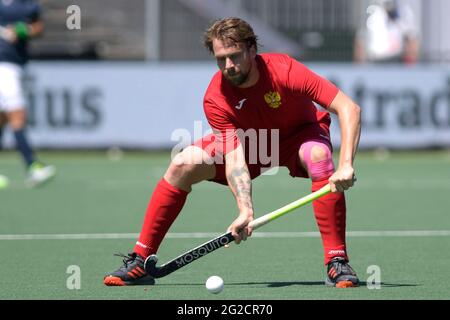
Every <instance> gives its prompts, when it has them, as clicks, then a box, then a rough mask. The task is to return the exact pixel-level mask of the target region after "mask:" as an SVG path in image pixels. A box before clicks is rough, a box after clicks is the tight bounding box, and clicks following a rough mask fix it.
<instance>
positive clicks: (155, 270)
mask: <svg viewBox="0 0 450 320" xmlns="http://www.w3.org/2000/svg"><path fill="white" fill-rule="evenodd" d="M329 192H331V189H330V185H328V184H327V185H326V186H324V187H322V188H321V189H320V190H317V191H316V192H313V193H311V194H309V195H307V196H305V197H302V198H300V199H298V200H296V201H294V202H291V203H289V204H288V205H285V206H284V207H282V208H280V209H277V210H275V211H272V212H270V213H267V214H265V215H263V216H261V217H259V218H258V219H255V220H253V221H252V222H250V224H249V225H250V226H251V227H252V228H253V230H256V229H258V228H259V227H261V226H263V225H265V224H266V223H269V222H270V221H273V220H275V219H278V218H279V217H281V216H283V215H285V214H286V213H289V212H291V211H292V210H295V209H297V208H300V207H302V206H304V205H306V204H308V203H310V202H312V201H314V200H316V199H318V198H320V197H322V196H324V195H326V194H328V193H329ZM233 240H234V237H233V236H232V235H231V232H228V233H224V234H222V235H220V236H218V237H216V238H214V239H212V240H209V241H208V242H205V243H204V244H202V245H200V246H198V247H195V248H194V249H191V250H189V251H187V252H185V253H183V254H182V255H180V256H178V257H176V258H175V259H172V260H170V261H169V262H167V263H165V264H163V265H161V266H159V267H157V266H156V263H157V262H158V257H157V256H156V255H155V254H153V255H150V256H149V257H147V259H145V263H144V266H145V271H146V272H147V273H148V274H149V275H151V276H152V277H154V278H162V277H165V276H167V275H168V274H170V273H172V272H174V271H176V270H178V269H180V268H182V267H184V266H186V265H188V264H189V263H191V262H192V261H195V260H197V259H199V258H201V257H203V256H205V255H207V254H208V253H211V252H213V251H214V250H217V249H219V248H221V247H223V246H224V245H226V244H228V243H230V242H232V241H233Z"/></svg>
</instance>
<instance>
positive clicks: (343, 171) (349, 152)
mask: <svg viewBox="0 0 450 320" xmlns="http://www.w3.org/2000/svg"><path fill="white" fill-rule="evenodd" d="M328 110H329V111H331V112H333V113H335V114H336V115H337V116H338V119H339V126H340V128H341V149H340V156H339V166H338V168H337V170H336V172H335V173H334V174H333V175H332V176H331V177H330V179H329V181H330V186H331V191H332V192H337V191H339V192H342V191H344V190H347V189H349V188H350V187H352V186H353V183H354V178H355V176H354V173H355V171H354V168H353V160H354V158H355V155H356V150H357V148H358V144H359V137H360V134H361V109H360V107H359V106H358V105H357V104H356V103H355V102H354V101H353V100H352V99H350V98H349V97H348V96H347V95H345V94H344V93H343V92H342V91H339V92H338V94H337V95H336V97H335V98H334V100H333V101H332V102H331V104H330V106H329V107H328Z"/></svg>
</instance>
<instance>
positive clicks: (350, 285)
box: [335, 280, 358, 288]
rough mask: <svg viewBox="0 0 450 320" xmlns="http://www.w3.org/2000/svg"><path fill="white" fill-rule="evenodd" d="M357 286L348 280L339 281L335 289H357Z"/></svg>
mask: <svg viewBox="0 0 450 320" xmlns="http://www.w3.org/2000/svg"><path fill="white" fill-rule="evenodd" d="M357 286H358V285H357V284H354V283H353V282H351V281H349V280H346V281H339V282H338V283H336V285H335V287H336V288H355V287H357Z"/></svg>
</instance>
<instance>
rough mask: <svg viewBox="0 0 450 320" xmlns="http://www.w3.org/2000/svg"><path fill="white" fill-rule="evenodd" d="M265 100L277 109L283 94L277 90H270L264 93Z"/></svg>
mask: <svg viewBox="0 0 450 320" xmlns="http://www.w3.org/2000/svg"><path fill="white" fill-rule="evenodd" d="M264 100H265V101H266V103H267V104H268V105H269V107H271V108H273V109H277V108H279V107H280V105H281V96H280V94H279V93H278V92H276V91H269V92H268V93H266V94H265V95H264Z"/></svg>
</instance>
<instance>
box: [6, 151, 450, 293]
mask: <svg viewBox="0 0 450 320" xmlns="http://www.w3.org/2000/svg"><path fill="white" fill-rule="evenodd" d="M40 157H41V158H42V159H43V160H44V161H46V162H48V163H52V164H55V165H56V166H57V168H58V172H59V175H58V177H57V178H56V179H55V180H54V181H52V182H51V183H50V184H48V185H46V186H45V187H42V188H39V189H35V190H30V189H27V188H25V186H24V183H23V179H24V173H23V171H22V166H21V163H20V160H19V158H18V156H17V155H16V154H15V153H1V154H0V174H2V173H3V174H5V175H8V176H9V177H10V178H11V179H12V183H11V186H10V188H9V189H6V190H0V219H1V220H0V252H1V256H2V263H0V274H1V275H2V277H1V281H0V299H150V300H156V299H167V300H172V299H181V300H184V299H194V300H202V299H274V300H278V299H289V300H294V299H449V298H450V280H449V272H448V266H449V265H450V249H449V248H450V154H449V153H447V152H418V153H407V152H405V153H394V154H391V155H390V157H388V158H386V159H385V158H379V157H375V156H374V153H372V152H366V153H360V154H359V156H358V158H357V162H356V170H357V175H358V182H357V185H356V186H355V188H353V189H352V190H351V191H349V192H348V193H347V203H348V218H347V225H348V228H347V229H348V232H349V237H348V240H347V241H348V249H349V254H350V258H351V264H352V266H353V267H354V268H355V270H356V271H357V272H358V275H359V277H360V280H361V281H363V283H362V285H361V286H360V287H359V288H353V289H334V288H327V287H325V286H324V285H323V279H324V278H325V269H324V267H323V265H322V259H323V258H322V247H321V242H320V238H319V237H317V234H316V233H314V234H311V233H306V232H317V227H316V225H315V220H314V217H313V213H312V209H311V206H306V207H303V208H301V209H298V210H296V211H295V212H293V213H290V214H288V215H286V216H284V217H282V218H280V219H278V220H276V221H274V222H272V223H270V224H268V225H266V226H264V227H262V228H261V229H259V230H258V231H259V232H263V233H262V234H261V235H260V236H257V235H256V234H255V237H253V238H252V239H250V240H249V241H247V242H244V243H243V244H241V245H239V246H236V245H232V246H231V247H230V248H229V249H220V250H218V251H215V252H213V253H211V254H210V255H208V256H206V257H204V258H202V259H200V260H198V261H196V262H194V263H192V264H191V265H189V266H187V267H185V268H183V269H180V270H179V271H177V272H175V273H173V274H171V275H169V276H167V277H165V278H161V279H159V280H158V282H157V285H156V286H141V287H105V286H103V284H102V277H103V274H104V273H105V272H107V271H111V270H114V269H116V268H117V267H119V265H120V264H121V259H120V258H118V257H114V256H113V253H116V252H123V253H127V252H130V250H131V249H132V248H133V246H134V243H135V241H136V238H135V235H134V234H137V233H138V232H139V231H140V227H141V223H142V220H143V215H144V212H145V209H146V206H147V202H148V200H149V197H150V194H151V192H152V190H153V187H154V186H155V184H156V182H157V180H158V179H159V178H160V177H161V175H162V174H163V173H164V171H165V168H166V166H167V164H168V162H169V153H150V152H149V153H128V152H126V153H125V154H124V156H123V158H122V159H120V160H117V159H116V160H111V159H110V158H108V157H107V155H106V153H102V152H88V153H81V152H77V153H75V152H66V153H64V152H58V153H53V152H52V153H44V152H41V153H40ZM309 185H310V183H309V182H308V181H307V180H301V179H293V178H291V177H290V176H289V175H288V174H287V170H284V169H282V170H280V172H279V174H278V175H276V176H262V177H260V178H258V179H256V180H255V181H254V204H255V208H256V215H257V216H260V215H262V214H264V213H267V212H269V211H272V210H274V209H277V208H279V207H281V206H283V205H285V204H287V203H289V202H291V201H293V200H295V199H297V198H299V197H301V196H303V195H306V194H307V193H309ZM235 214H236V209H235V204H234V201H233V197H232V195H231V192H229V191H228V189H227V188H226V187H224V186H219V185H216V184H214V183H210V182H204V183H202V184H199V185H196V186H195V187H194V191H193V192H192V194H191V195H190V196H189V199H188V202H187V205H186V206H185V208H184V210H183V212H182V214H181V215H180V217H179V219H178V220H177V221H176V222H175V224H174V225H173V227H172V229H171V230H170V233H171V237H169V238H167V239H166V240H165V241H164V242H163V245H162V246H161V248H160V251H159V258H160V261H161V262H164V261H167V260H169V259H172V258H174V257H175V256H176V255H178V254H180V253H182V252H184V251H186V250H188V249H191V248H193V247H194V246H197V245H199V244H201V243H203V242H205V241H207V240H209V239H210V238H211V237H210V236H208V235H206V236H204V237H194V235H193V233H215V234H219V233H222V232H224V231H225V230H226V228H227V227H228V225H229V224H230V223H231V221H232V220H233V218H234V216H235ZM367 231H370V232H372V233H367ZM383 231H393V232H392V233H383ZM400 231H401V232H400ZM408 231H443V232H442V233H440V234H439V233H436V232H434V233H433V232H425V233H423V234H422V233H408ZM71 234H76V235H77V237H79V239H59V238H58V237H63V238H64V237H67V235H71ZM6 235H11V237H9V238H13V240H11V239H9V238H8V237H7V236H6ZM23 235H34V236H33V237H34V238H33V239H28V240H27V239H24V237H23ZM46 235H47V236H46ZM55 235H61V236H55ZM93 235H97V237H98V238H99V239H88V237H93ZM107 236H109V237H110V239H106V237H107ZM270 236H272V237H270ZM39 237H41V239H39ZM52 237H54V238H55V239H52ZM36 238H38V239H36ZM8 239H9V240H8ZM14 239H15V240H14ZM72 265H76V266H78V267H79V268H80V270H81V289H79V290H76V289H73V290H70V289H68V287H67V280H68V278H69V277H70V276H71V274H69V273H67V268H68V267H69V266H72ZM373 265H375V266H378V267H379V268H380V270H381V281H382V284H381V289H368V287H367V286H366V281H369V280H370V279H369V276H370V275H371V274H369V273H367V270H368V268H369V267H370V266H373ZM369 269H370V268H369ZM214 274H216V275H220V276H221V277H222V278H223V279H224V281H225V289H224V291H223V292H222V293H221V294H219V295H212V294H210V293H208V292H207V291H206V289H205V287H204V283H205V281H206V279H207V278H208V277H209V276H211V275H214ZM368 279H369V280H368Z"/></svg>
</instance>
